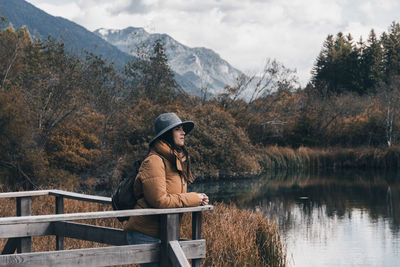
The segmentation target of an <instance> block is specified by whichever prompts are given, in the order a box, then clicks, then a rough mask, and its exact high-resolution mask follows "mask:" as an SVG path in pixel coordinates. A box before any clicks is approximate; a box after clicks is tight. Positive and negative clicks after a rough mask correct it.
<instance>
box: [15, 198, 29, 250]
mask: <svg viewBox="0 0 400 267" xmlns="http://www.w3.org/2000/svg"><path fill="white" fill-rule="evenodd" d="M31 205H32V197H31V196H27V197H17V216H25V217H26V216H28V217H29V215H31ZM31 246H32V238H31V237H30V236H28V237H21V238H20V239H19V241H18V245H17V252H18V253H24V252H31Z"/></svg>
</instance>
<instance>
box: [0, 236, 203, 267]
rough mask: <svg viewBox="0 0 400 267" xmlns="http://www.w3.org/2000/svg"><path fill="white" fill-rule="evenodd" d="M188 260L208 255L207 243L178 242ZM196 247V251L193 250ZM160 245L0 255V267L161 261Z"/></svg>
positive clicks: (201, 241)
mask: <svg viewBox="0 0 400 267" xmlns="http://www.w3.org/2000/svg"><path fill="white" fill-rule="evenodd" d="M179 244H180V246H181V248H182V250H183V252H184V253H185V255H186V258H188V259H193V258H199V257H203V255H205V252H204V251H205V240H196V241H194V240H191V241H180V242H179ZM194 247H196V250H194V249H193V248H194ZM159 254H160V244H157V243H153V244H142V245H128V246H114V247H105V248H89V249H73V250H62V251H49V252H35V253H22V254H12V255H3V256H0V266H10V265H11V266H57V267H58V266H68V267H69V266H113V265H123V264H140V263H148V262H157V261H158V260H159Z"/></svg>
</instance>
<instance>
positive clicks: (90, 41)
mask: <svg viewBox="0 0 400 267" xmlns="http://www.w3.org/2000/svg"><path fill="white" fill-rule="evenodd" d="M0 16H3V17H5V18H6V19H7V21H8V22H9V23H11V24H12V25H13V27H14V28H21V27H23V26H27V27H28V29H29V32H30V34H31V36H32V37H33V38H37V39H41V40H46V39H47V38H48V36H51V37H52V38H54V39H56V40H58V41H62V42H63V43H64V44H65V47H66V49H67V51H72V52H73V53H74V54H76V55H78V56H83V55H84V51H85V50H87V51H91V52H93V53H95V54H97V55H101V56H102V57H103V58H104V59H107V60H108V61H109V62H114V63H115V65H116V66H121V67H122V66H123V65H125V64H126V63H127V62H128V61H129V60H132V59H133V58H134V57H132V56H131V55H128V54H126V53H124V52H122V51H121V50H119V49H118V48H116V47H115V46H113V45H111V44H110V43H108V42H107V41H105V40H103V39H102V38H100V37H99V36H97V35H96V34H93V33H92V32H91V31H89V30H87V29H85V28H84V27H82V26H80V25H78V24H76V23H74V22H72V21H69V20H67V19H64V18H61V17H54V16H51V15H49V14H47V13H46V12H44V11H42V10H41V9H38V8H36V7H35V6H33V5H32V4H30V3H28V2H26V1H24V0H1V1H0ZM4 26H8V24H7V25H4ZM3 28H4V27H3Z"/></svg>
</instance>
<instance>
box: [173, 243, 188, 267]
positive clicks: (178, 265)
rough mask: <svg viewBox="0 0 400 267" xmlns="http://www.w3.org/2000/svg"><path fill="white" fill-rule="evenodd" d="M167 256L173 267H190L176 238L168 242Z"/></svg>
mask: <svg viewBox="0 0 400 267" xmlns="http://www.w3.org/2000/svg"><path fill="white" fill-rule="evenodd" d="M168 256H169V259H170V261H171V266H173V267H190V264H189V261H188V260H187V258H186V256H185V253H184V252H183V250H182V248H181V246H180V245H179V242H178V241H177V240H174V241H169V242H168Z"/></svg>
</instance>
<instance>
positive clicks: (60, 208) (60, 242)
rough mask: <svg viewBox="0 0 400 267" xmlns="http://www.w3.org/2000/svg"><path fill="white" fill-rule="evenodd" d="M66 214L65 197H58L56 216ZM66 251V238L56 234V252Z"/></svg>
mask: <svg viewBox="0 0 400 267" xmlns="http://www.w3.org/2000/svg"><path fill="white" fill-rule="evenodd" d="M63 213H64V197H63V196H56V214H63ZM63 249H64V236H60V235H58V234H56V250H63Z"/></svg>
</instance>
